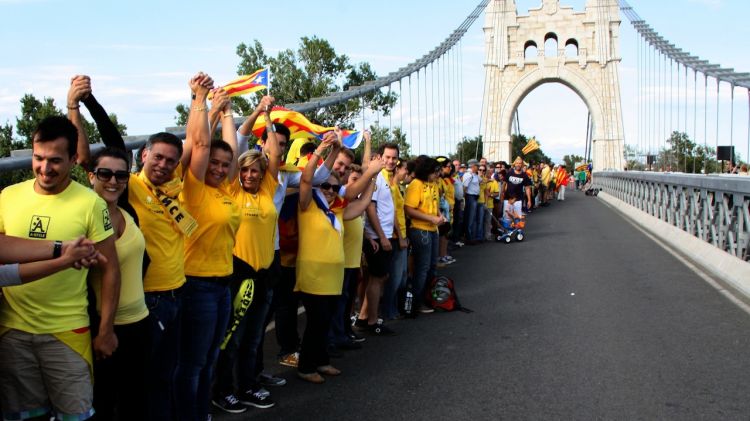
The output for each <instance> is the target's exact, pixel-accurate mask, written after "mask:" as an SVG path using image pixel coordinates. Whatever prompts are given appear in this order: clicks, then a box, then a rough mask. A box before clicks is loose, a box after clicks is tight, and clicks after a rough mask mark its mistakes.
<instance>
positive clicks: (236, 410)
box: [211, 395, 247, 414]
mask: <svg viewBox="0 0 750 421" xmlns="http://www.w3.org/2000/svg"><path fill="white" fill-rule="evenodd" d="M211 403H212V404H214V406H215V407H217V408H219V409H221V410H222V411H224V412H228V413H230V414H241V413H243V412H245V411H247V407H246V406H245V405H243V404H242V403H240V401H239V399H237V397H236V396H234V395H227V396H224V397H222V398H213V399H211Z"/></svg>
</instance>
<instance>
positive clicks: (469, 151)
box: [449, 135, 482, 163]
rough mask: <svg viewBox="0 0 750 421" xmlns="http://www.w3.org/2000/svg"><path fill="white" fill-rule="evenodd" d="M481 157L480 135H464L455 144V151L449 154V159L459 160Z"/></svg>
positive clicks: (465, 160) (464, 160)
mask: <svg viewBox="0 0 750 421" xmlns="http://www.w3.org/2000/svg"><path fill="white" fill-rule="evenodd" d="M481 157H482V135H478V136H474V137H466V136H464V138H463V140H461V141H460V142H458V144H456V152H455V153H453V154H451V155H450V156H449V158H450V159H451V160H454V159H458V160H459V161H461V162H464V163H465V162H467V161H468V160H470V159H479V158H481Z"/></svg>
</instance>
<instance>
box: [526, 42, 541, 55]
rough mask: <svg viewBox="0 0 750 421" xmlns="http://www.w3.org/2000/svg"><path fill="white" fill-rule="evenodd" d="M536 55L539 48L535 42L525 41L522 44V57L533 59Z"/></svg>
mask: <svg viewBox="0 0 750 421" xmlns="http://www.w3.org/2000/svg"><path fill="white" fill-rule="evenodd" d="M537 55H539V50H538V48H537V46H536V42H534V41H526V44H524V45H523V57H524V58H525V59H526V60H533V59H536V57H537Z"/></svg>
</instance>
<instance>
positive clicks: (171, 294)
mask: <svg viewBox="0 0 750 421" xmlns="http://www.w3.org/2000/svg"><path fill="white" fill-rule="evenodd" d="M181 293H182V286H179V287H177V288H175V289H170V290H167V291H147V292H146V294H149V295H158V296H160V297H172V298H177V297H178V296H179V295H180V294H181Z"/></svg>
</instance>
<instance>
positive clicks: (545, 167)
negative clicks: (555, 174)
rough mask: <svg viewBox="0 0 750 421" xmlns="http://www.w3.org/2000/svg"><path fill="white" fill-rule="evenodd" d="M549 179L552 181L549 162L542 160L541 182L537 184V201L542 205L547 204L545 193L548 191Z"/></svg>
mask: <svg viewBox="0 0 750 421" xmlns="http://www.w3.org/2000/svg"><path fill="white" fill-rule="evenodd" d="M550 181H552V170H551V169H550V167H549V164H547V163H546V162H543V163H542V174H541V182H540V184H539V201H540V202H541V205H542V206H547V204H548V202H547V195H548V192H549V184H550Z"/></svg>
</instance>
